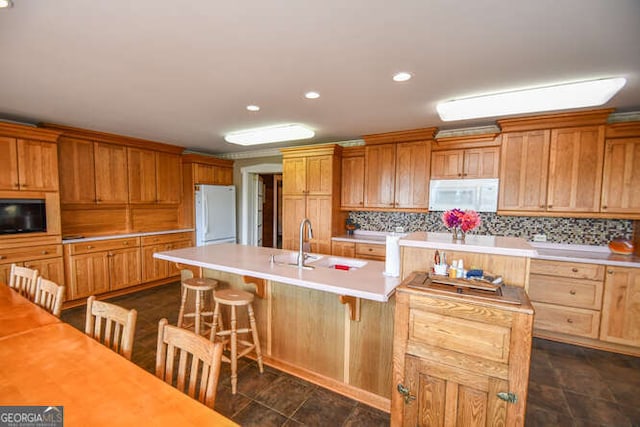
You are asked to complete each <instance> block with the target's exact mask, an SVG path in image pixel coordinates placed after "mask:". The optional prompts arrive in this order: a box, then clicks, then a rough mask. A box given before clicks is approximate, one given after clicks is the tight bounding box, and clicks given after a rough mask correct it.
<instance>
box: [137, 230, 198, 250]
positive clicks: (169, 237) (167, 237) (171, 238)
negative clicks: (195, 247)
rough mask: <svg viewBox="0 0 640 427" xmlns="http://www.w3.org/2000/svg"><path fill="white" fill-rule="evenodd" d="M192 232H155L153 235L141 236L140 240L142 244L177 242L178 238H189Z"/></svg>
mask: <svg viewBox="0 0 640 427" xmlns="http://www.w3.org/2000/svg"><path fill="white" fill-rule="evenodd" d="M192 234H193V233H191V232H190V231H189V232H185V233H171V234H156V235H153V236H142V237H141V238H140V242H141V245H142V246H147V245H157V244H159V243H170V242H177V241H180V240H191V236H192Z"/></svg>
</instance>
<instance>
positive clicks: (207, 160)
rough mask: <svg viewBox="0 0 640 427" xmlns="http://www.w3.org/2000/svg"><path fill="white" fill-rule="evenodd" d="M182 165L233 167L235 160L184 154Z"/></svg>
mask: <svg viewBox="0 0 640 427" xmlns="http://www.w3.org/2000/svg"><path fill="white" fill-rule="evenodd" d="M182 163H183V164H185V163H200V164H205V165H211V166H222V167H233V160H227V159H220V158H218V157H213V156H205V155H203V154H196V153H188V154H183V155H182Z"/></svg>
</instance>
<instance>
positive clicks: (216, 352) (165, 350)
mask: <svg viewBox="0 0 640 427" xmlns="http://www.w3.org/2000/svg"><path fill="white" fill-rule="evenodd" d="M176 358H178V365H177V367H176V366H175V363H174V362H175V361H176ZM221 364H222V343H219V342H216V343H214V342H211V341H209V340H208V339H206V338H204V337H202V336H200V335H196V334H195V333H194V332H191V331H189V330H186V329H182V328H178V327H177V326H172V325H169V322H168V321H167V319H162V320H160V323H159V324H158V347H157V352H156V376H157V377H158V378H160V379H161V380H163V381H165V382H166V383H169V384H171V385H172V386H175V387H176V388H177V389H178V390H180V391H182V392H183V393H187V394H188V395H189V396H191V397H192V398H194V399H197V400H199V401H200V402H202V403H204V404H205V405H206V406H208V407H210V408H213V405H214V404H215V400H216V389H217V388H218V378H219V377H220V365H221ZM174 375H175V376H176V378H175V381H174ZM174 383H175V384H174ZM196 396H197V397H196Z"/></svg>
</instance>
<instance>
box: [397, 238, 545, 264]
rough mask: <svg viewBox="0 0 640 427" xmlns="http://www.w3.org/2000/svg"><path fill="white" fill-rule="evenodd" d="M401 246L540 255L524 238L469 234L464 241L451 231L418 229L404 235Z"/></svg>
mask: <svg viewBox="0 0 640 427" xmlns="http://www.w3.org/2000/svg"><path fill="white" fill-rule="evenodd" d="M400 246H408V247H416V248H428V249H439V250H443V249H445V250H450V251H459V252H477V253H484V254H493V255H506V256H516V257H530V258H532V257H535V256H537V255H538V252H537V251H536V249H535V248H534V247H533V246H531V245H530V244H529V242H527V241H526V240H524V239H522V238H519V237H504V236H482V235H477V234H467V236H466V238H465V240H464V241H463V242H462V241H454V240H453V239H452V237H451V233H430V232H424V231H418V232H415V233H410V234H407V235H406V236H404V237H402V238H401V239H400Z"/></svg>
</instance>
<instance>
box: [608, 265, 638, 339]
mask: <svg viewBox="0 0 640 427" xmlns="http://www.w3.org/2000/svg"><path fill="white" fill-rule="evenodd" d="M639 319H640V269H638V268H622V267H608V268H607V274H606V275H605V279H604V301H603V304H602V324H601V326H600V339H601V340H603V341H608V342H613V343H617V344H626V345H632V346H636V347H637V346H640V320H639Z"/></svg>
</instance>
